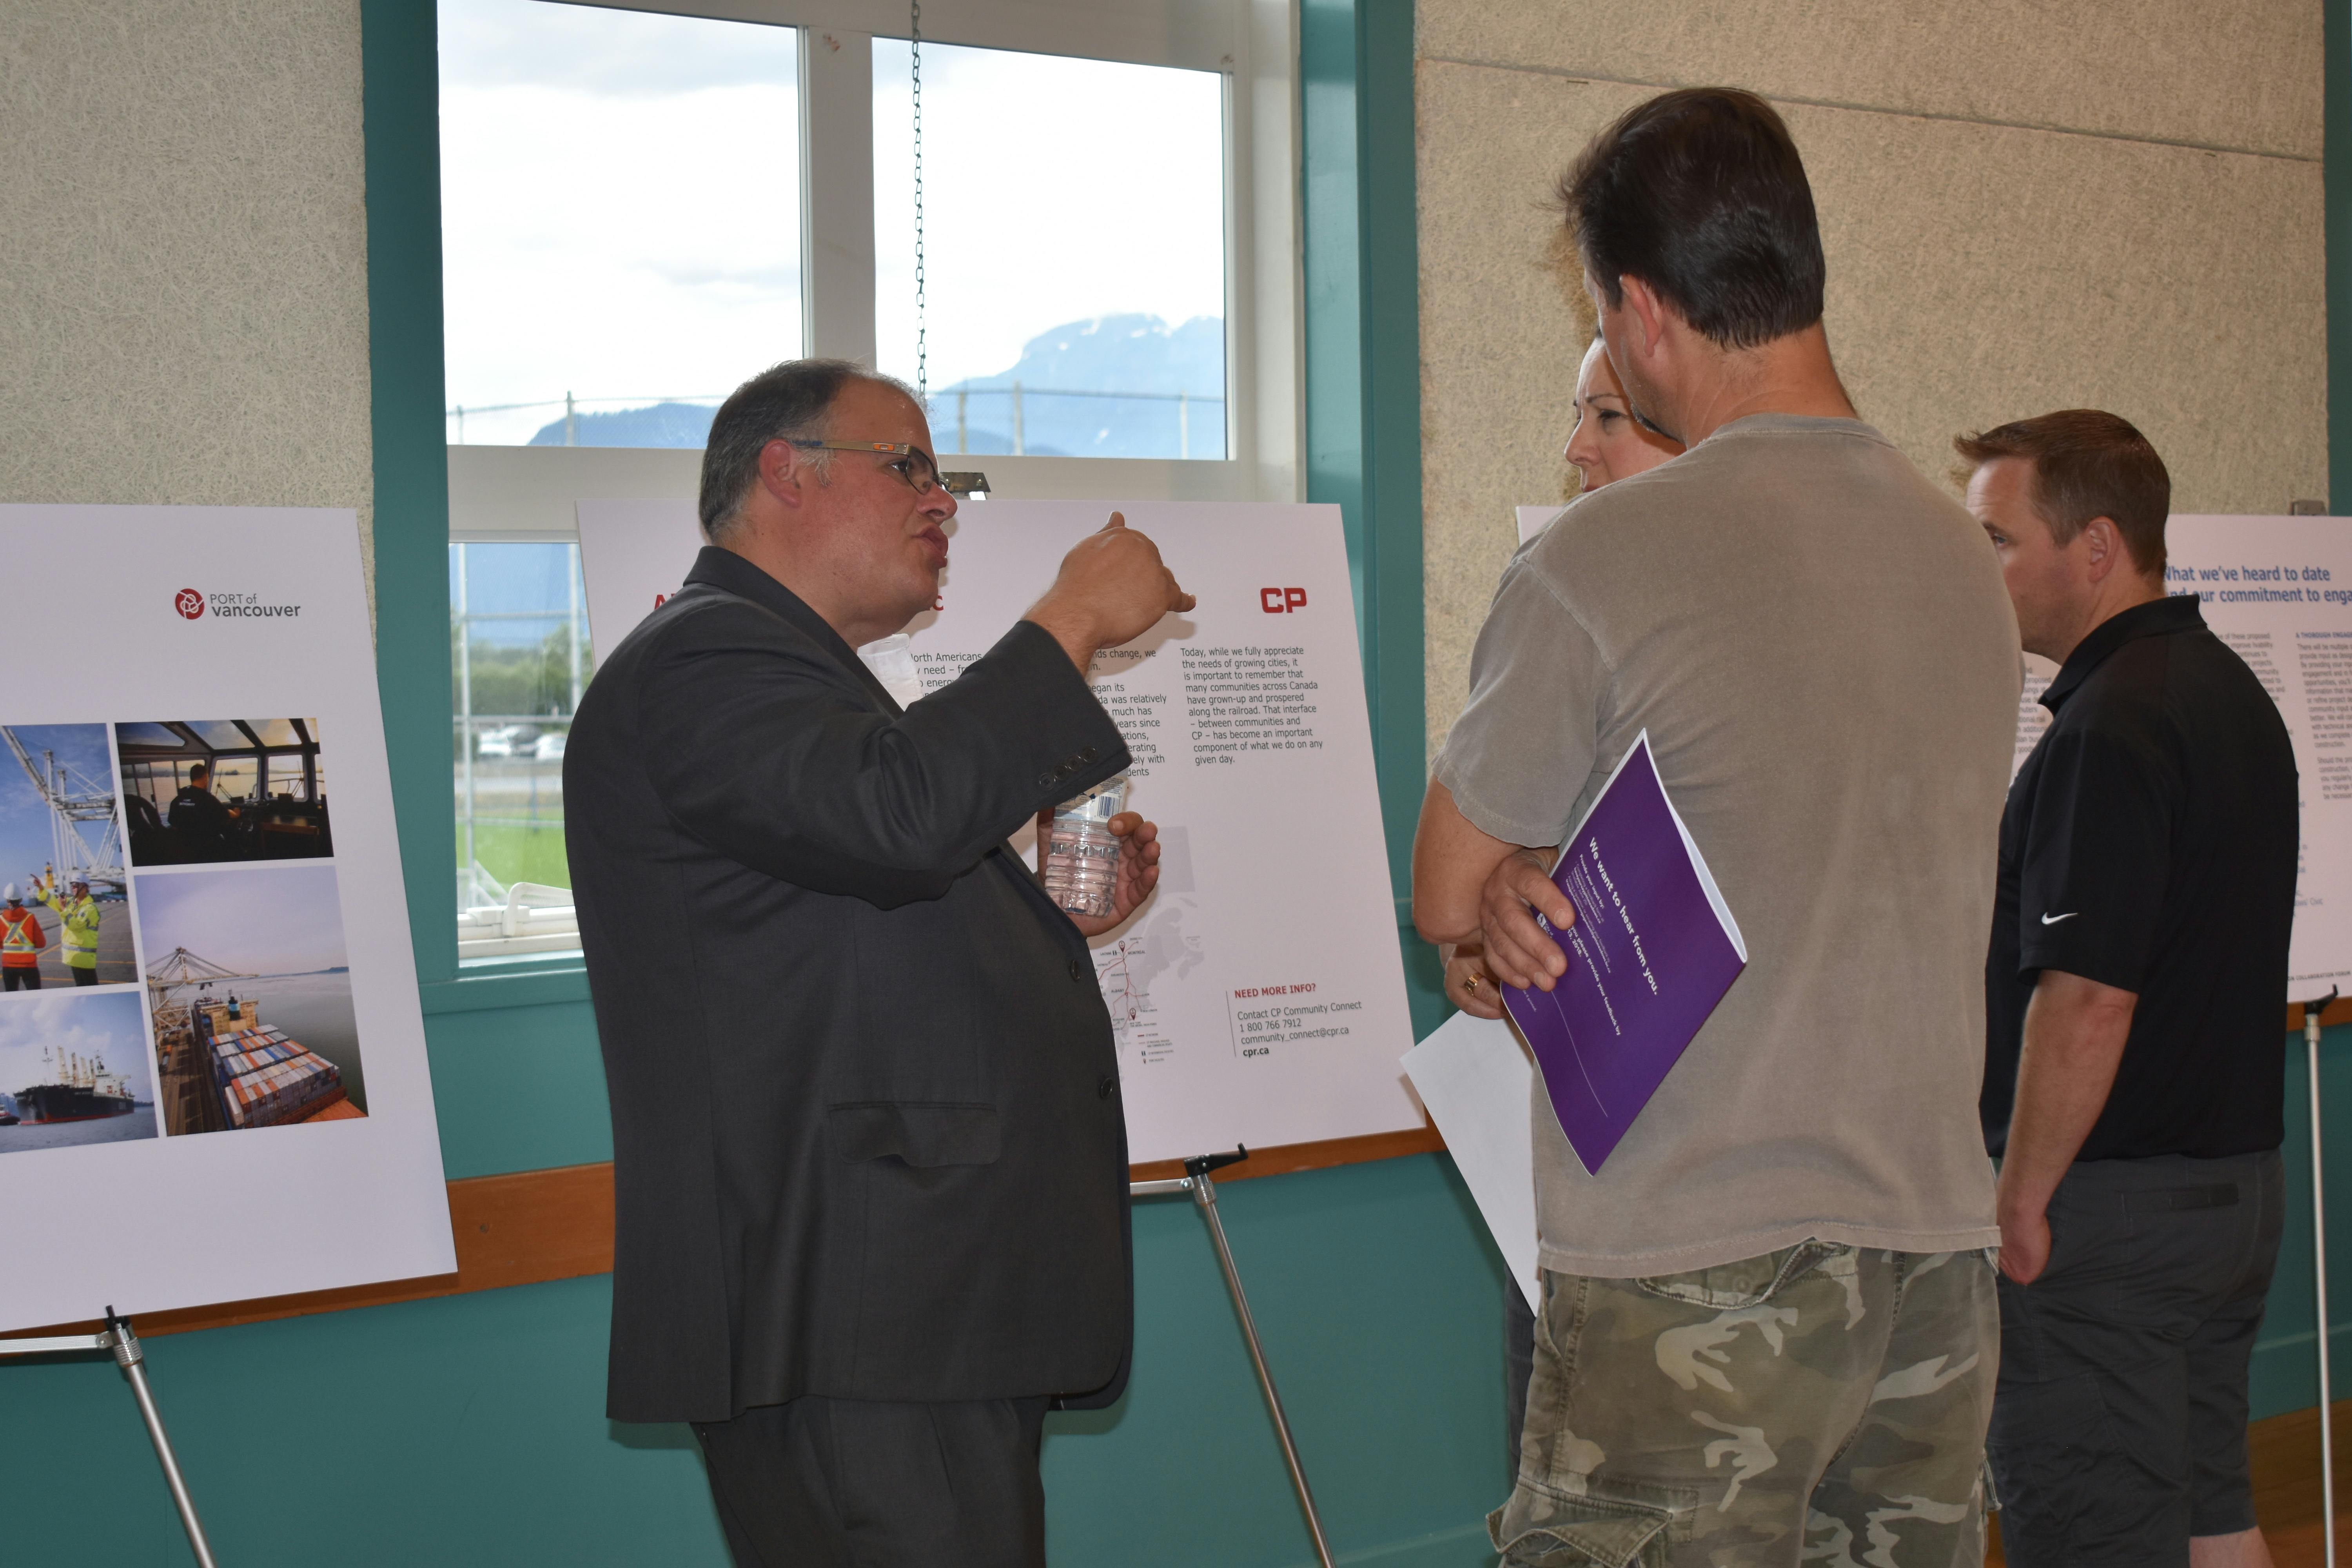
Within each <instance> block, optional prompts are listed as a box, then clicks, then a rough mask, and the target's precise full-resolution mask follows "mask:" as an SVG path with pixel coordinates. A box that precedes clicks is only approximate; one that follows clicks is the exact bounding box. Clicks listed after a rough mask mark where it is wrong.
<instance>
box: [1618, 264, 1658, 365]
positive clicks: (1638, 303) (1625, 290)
mask: <svg viewBox="0 0 2352 1568" xmlns="http://www.w3.org/2000/svg"><path fill="white" fill-rule="evenodd" d="M1617 289H1618V292H1619V294H1620V296H1621V297H1622V299H1623V300H1624V309H1625V318H1626V321H1627V324H1628V325H1630V326H1631V327H1632V328H1633V331H1631V332H1629V333H1627V334H1626V336H1627V340H1628V342H1627V343H1626V346H1627V347H1628V348H1630V349H1632V350H1633V353H1634V356H1635V357H1636V358H1637V359H1641V360H1644V361H1647V360H1652V359H1655V358H1656V357H1657V355H1658V352H1659V350H1660V349H1662V348H1663V347H1664V345H1665V341H1666V319H1667V310H1666V302H1665V301H1664V300H1662V299H1660V298H1659V297H1658V291H1657V290H1656V289H1653V288H1651V287H1650V286H1649V285H1648V284H1647V283H1644V282H1643V281H1642V279H1639V278H1633V277H1622V278H1620V279H1617Z"/></svg>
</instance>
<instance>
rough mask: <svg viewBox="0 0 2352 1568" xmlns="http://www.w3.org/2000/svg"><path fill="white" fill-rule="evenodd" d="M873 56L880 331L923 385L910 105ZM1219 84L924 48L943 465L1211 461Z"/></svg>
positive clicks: (932, 317) (1219, 360) (1221, 273)
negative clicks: (1007, 456)
mask: <svg viewBox="0 0 2352 1568" xmlns="http://www.w3.org/2000/svg"><path fill="white" fill-rule="evenodd" d="M910 53H911V51H910V49H909V47H908V45H907V43H906V42H905V41H903V40H899V39H890V38H877V39H875V40H874V230H875V246H876V260H875V310H874V314H875V327H876V331H877V338H878V345H879V348H880V353H881V360H882V364H883V367H884V368H885V369H887V370H888V371H890V372H891V373H892V374H897V375H901V376H904V377H906V378H907V379H908V381H913V380H915V379H916V374H917V365H916V342H915V193H914V131H913V123H914V121H913V94H912V89H911V72H910V69H909V55H910ZM1224 210H1225V197H1224V79H1223V77H1222V76H1220V75H1218V74H1216V73H1215V72H1213V71H1191V70H1175V69H1171V68H1165V67H1159V66H1135V65H1118V64H1113V63H1110V62H1108V61H1102V60H1078V59H1064V58H1059V57H1055V56H1048V55H1025V54H1015V53H1012V52H1010V51H1006V50H992V49H972V48H959V47H952V46H949V45H942V44H926V45H924V46H923V256H924V289H925V294H926V297H927V302H928V305H927V310H926V319H927V325H928V331H927V333H926V349H927V359H928V365H927V380H928V384H929V393H930V398H931V434H932V437H933V438H934V439H935V440H936V441H937V442H938V443H939V446H940V450H942V451H950V452H952V451H968V452H1016V451H1018V452H1029V453H1034V454H1038V455H1041V456H1043V455H1051V454H1058V455H1064V456H1070V457H1097V458H1178V457H1190V458H1223V456H1224V455H1225V423H1226V421H1225V328H1224V313H1225V236H1224Z"/></svg>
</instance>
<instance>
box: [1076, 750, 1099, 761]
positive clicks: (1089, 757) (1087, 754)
mask: <svg viewBox="0 0 2352 1568" xmlns="http://www.w3.org/2000/svg"><path fill="white" fill-rule="evenodd" d="M1101 755H1102V753H1101V752H1097V751H1096V750H1095V749H1094V748H1093V747H1092V746H1088V747H1087V749H1086V750H1085V751H1082V752H1079V753H1078V761H1080V762H1082V763H1091V762H1093V761H1095V760H1096V759H1097V758H1098V757H1100V756H1101Z"/></svg>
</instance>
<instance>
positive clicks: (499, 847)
mask: <svg viewBox="0 0 2352 1568" xmlns="http://www.w3.org/2000/svg"><path fill="white" fill-rule="evenodd" d="M456 850H457V861H456V863H457V865H459V866H461V867H462V866H463V865H464V864H465V863H466V830H465V828H464V827H462V826H460V827H459V828H458V829H457V843H456ZM474 858H476V859H477V860H479V861H480V862H481V863H482V868H483V869H484V870H486V871H488V872H489V874H490V875H491V876H493V877H496V878H497V879H499V881H501V882H504V883H507V884H508V885H509V886H511V885H513V884H514V883H516V882H541V883H544V884H546V885H547V886H548V887H551V888H568V887H570V886H572V868H571V867H570V866H569V865H568V864H567V863H566V862H565V860H564V858H563V824H562V823H561V822H549V823H543V824H541V826H537V827H526V826H517V825H514V824H509V823H477V824H476V825H475V826H474Z"/></svg>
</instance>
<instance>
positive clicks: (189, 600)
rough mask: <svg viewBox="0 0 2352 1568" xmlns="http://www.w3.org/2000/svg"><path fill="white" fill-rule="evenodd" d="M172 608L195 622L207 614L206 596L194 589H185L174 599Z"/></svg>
mask: <svg viewBox="0 0 2352 1568" xmlns="http://www.w3.org/2000/svg"><path fill="white" fill-rule="evenodd" d="M172 607H173V609H175V610H177V611H179V612H180V614H182V615H183V616H186V617H187V618H188V619H190V620H192V621H193V620H194V619H195V618H196V617H197V616H201V615H203V614H204V613H205V596H204V595H202V594H199V593H197V592H196V591H195V590H194V588H183V589H181V590H180V592H179V593H178V595H175V596H174V597H173V600H172Z"/></svg>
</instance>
